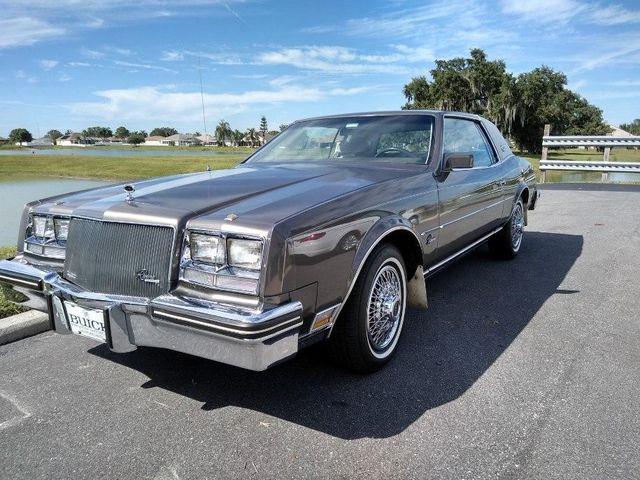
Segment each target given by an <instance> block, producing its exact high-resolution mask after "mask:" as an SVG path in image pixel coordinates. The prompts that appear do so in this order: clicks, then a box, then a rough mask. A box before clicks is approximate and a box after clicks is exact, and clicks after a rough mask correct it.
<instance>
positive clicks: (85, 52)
mask: <svg viewBox="0 0 640 480" xmlns="http://www.w3.org/2000/svg"><path fill="white" fill-rule="evenodd" d="M80 55H82V56H83V57H87V58H92V59H94V60H96V59H98V58H104V56H105V53H104V52H100V51H98V50H92V49H90V48H86V47H82V48H81V49H80Z"/></svg>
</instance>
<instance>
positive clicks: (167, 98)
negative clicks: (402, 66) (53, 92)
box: [69, 85, 374, 122]
mask: <svg viewBox="0 0 640 480" xmlns="http://www.w3.org/2000/svg"><path fill="white" fill-rule="evenodd" d="M372 88H374V87H358V88H330V89H322V88H318V87H304V86H297V85H285V86H283V87H281V88H277V89H274V90H250V91H246V92H241V93H215V94H212V93H205V94H204V103H205V108H206V110H207V113H208V115H210V116H212V117H222V116H225V115H229V114H233V113H237V112H239V111H243V110H246V109H247V108H249V107H255V106H257V105H270V104H280V103H291V102H295V103H301V102H315V101H319V100H322V99H325V98H327V97H331V96H344V95H356V94H358V93H362V92H364V91H367V90H370V89H372ZM95 94H96V95H97V96H98V97H100V98H101V99H102V100H101V101H97V102H79V103H73V104H71V105H69V109H70V111H71V113H72V114H74V115H78V116H82V117H91V118H96V117H99V118H103V119H105V120H115V119H118V120H135V121H145V120H149V121H150V120H157V119H159V118H170V119H172V120H173V121H185V122H188V121H198V120H199V119H200V117H201V115H202V104H201V97H200V92H198V91H194V92H176V91H173V90H167V89H164V88H161V87H140V88H130V89H113V90H102V91H98V92H95Z"/></svg>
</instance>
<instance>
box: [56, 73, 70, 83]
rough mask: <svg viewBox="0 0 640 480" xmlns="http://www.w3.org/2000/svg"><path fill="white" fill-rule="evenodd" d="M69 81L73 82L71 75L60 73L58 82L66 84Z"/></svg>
mask: <svg viewBox="0 0 640 480" xmlns="http://www.w3.org/2000/svg"><path fill="white" fill-rule="evenodd" d="M70 80H73V77H72V76H71V75H68V74H66V73H61V74H60V75H59V76H58V81H59V82H68V81H70Z"/></svg>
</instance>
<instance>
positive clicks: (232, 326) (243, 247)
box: [0, 111, 538, 372]
mask: <svg viewBox="0 0 640 480" xmlns="http://www.w3.org/2000/svg"><path fill="white" fill-rule="evenodd" d="M537 198H538V190H537V188H536V184H535V175H534V172H533V169H532V167H531V165H530V164H529V163H528V162H527V161H525V160H523V159H522V158H519V157H517V156H515V155H514V154H513V153H512V151H511V149H510V148H509V144H508V143H507V142H506V141H505V139H504V138H503V137H502V135H501V134H500V132H499V131H498V130H497V128H496V127H495V126H494V125H493V124H492V123H490V122H489V121H487V120H486V119H484V118H481V117H478V116H475V115H469V114H463V113H452V112H437V111H402V112H383V113H362V114H350V115H337V116H329V117H321V118H312V119H309V120H303V121H299V122H296V123H294V124H293V125H291V126H290V127H289V128H287V129H286V130H285V131H284V132H283V133H281V134H280V135H278V136H277V137H276V138H274V139H273V140H272V141H271V142H269V143H268V144H267V145H265V146H264V147H262V148H261V149H260V150H258V151H257V152H255V153H254V154H253V155H251V156H250V157H249V158H247V159H246V160H245V161H244V162H243V163H242V164H240V165H238V166H237V167H236V168H233V169H230V170H220V171H206V172H201V173H193V174H187V175H177V176H172V177H166V178H158V179H154V180H145V181H140V182H133V183H129V184H120V185H113V186H108V187H103V188H97V189H93V190H87V191H82V192H77V193H72V194H68V195H63V196H59V197H52V198H47V199H44V200H39V201H35V202H32V203H29V204H27V205H26V206H25V209H24V213H23V216H22V223H21V225H20V231H19V240H18V250H19V253H18V255H17V256H16V257H15V258H14V259H12V260H5V261H2V262H0V280H1V281H2V282H6V283H8V284H9V285H11V286H12V287H13V288H14V289H15V290H17V291H19V292H20V293H22V294H23V296H22V298H23V299H24V304H25V305H27V306H29V307H32V308H35V309H38V310H42V311H45V312H48V313H49V317H50V321H51V326H52V328H53V329H54V330H55V331H56V332H59V333H65V334H68V333H75V334H79V335H82V336H87V337H91V338H93V339H95V340H97V341H99V342H105V343H106V344H107V345H108V346H109V348H111V349H112V350H113V351H115V352H130V351H132V350H135V349H136V348H137V347H138V346H152V347H160V348H168V349H172V350H177V351H180V352H186V353H189V354H193V355H198V356H201V357H205V358H208V359H212V360H217V361H219V362H224V363H228V364H231V365H236V366H239V367H243V368H248V369H252V370H264V369H266V368H268V367H269V366H271V365H274V364H276V363H278V362H280V361H282V360H284V359H287V358H289V357H291V356H293V355H295V354H296V352H298V350H300V349H301V348H303V347H305V346H308V345H310V344H313V343H315V342H318V341H326V342H328V347H329V351H330V352H331V353H332V354H333V355H334V356H335V357H336V359H338V360H339V361H341V362H342V363H343V364H344V365H345V366H346V367H348V368H350V369H353V370H356V371H361V372H366V371H372V370H375V369H377V368H379V367H381V366H382V365H384V364H385V363H386V362H387V361H389V359H390V358H391V357H392V355H393V353H394V351H395V350H396V347H397V345H398V339H399V337H400V335H401V333H402V326H403V321H404V316H405V310H406V308H407V307H417V308H426V306H427V289H426V286H425V285H426V278H428V277H429V276H430V275H432V274H434V273H435V272H437V271H438V270H439V269H441V268H442V267H444V266H446V265H447V264H448V263H449V262H451V261H453V260H455V259H457V258H459V257H460V256H461V255H463V254H465V253H467V252H468V251H470V250H471V249H473V248H474V247H476V246H478V245H480V244H482V243H484V242H488V244H489V248H490V249H491V251H492V252H493V253H494V254H495V255H496V256H497V257H500V258H506V259H509V258H513V257H515V256H516V255H517V254H518V250H519V249H520V248H521V245H522V238H523V227H524V226H525V225H526V223H527V210H531V209H533V208H534V206H535V204H536V200H537Z"/></svg>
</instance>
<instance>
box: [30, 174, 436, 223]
mask: <svg viewBox="0 0 640 480" xmlns="http://www.w3.org/2000/svg"><path fill="white" fill-rule="evenodd" d="M412 167H419V166H413V165H412V166H408V168H404V167H403V166H390V165H389V166H387V165H381V164H376V165H375V166H373V167H372V166H371V165H349V166H346V165H344V164H342V165H335V164H290V165H289V164H288V165H257V166H253V165H249V164H245V165H240V166H238V167H236V168H233V169H229V170H217V171H211V172H202V173H195V174H188V175H178V176H172V177H163V178H158V179H153V180H145V181H140V182H131V183H129V184H118V185H112V186H108V187H102V188H98V189H92V190H88V191H82V192H76V193H72V194H69V195H66V196H62V197H56V198H54V199H48V200H44V201H41V202H39V203H38V204H36V205H35V206H34V207H33V208H34V210H35V211H36V212H43V213H44V212H46V213H52V214H58V215H71V216H79V217H84V218H91V219H97V220H105V221H115V222H136V223H146V224H158V225H171V226H180V225H182V224H185V223H186V222H187V221H189V220H191V219H193V220H196V219H198V220H199V222H198V223H200V224H202V222H205V223H206V221H209V220H211V221H219V220H220V219H221V218H225V217H226V216H227V215H229V214H231V213H232V214H234V216H235V217H237V218H238V219H239V222H241V223H243V224H246V225H250V226H255V227H259V228H265V227H268V226H269V225H273V224H274V223H276V222H278V221H279V220H282V219H284V218H287V217H289V216H291V215H294V214H295V213H296V212H298V211H301V210H305V209H307V208H310V207H312V206H314V205H317V204H320V203H323V202H326V201H328V200H330V199H331V198H335V197H339V196H342V195H344V194H346V193H348V192H350V191H354V190H358V189H361V188H364V187H367V186H370V185H373V184H377V183H380V182H384V181H388V180H391V179H393V178H398V177H402V176H407V175H413V174H415V173H416V171H417V170H416V168H412ZM422 168H424V166H422ZM125 185H132V186H133V188H134V189H135V190H134V191H133V192H132V197H133V198H132V199H131V200H129V201H128V200H127V194H126V192H125V190H124V186H125Z"/></svg>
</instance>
